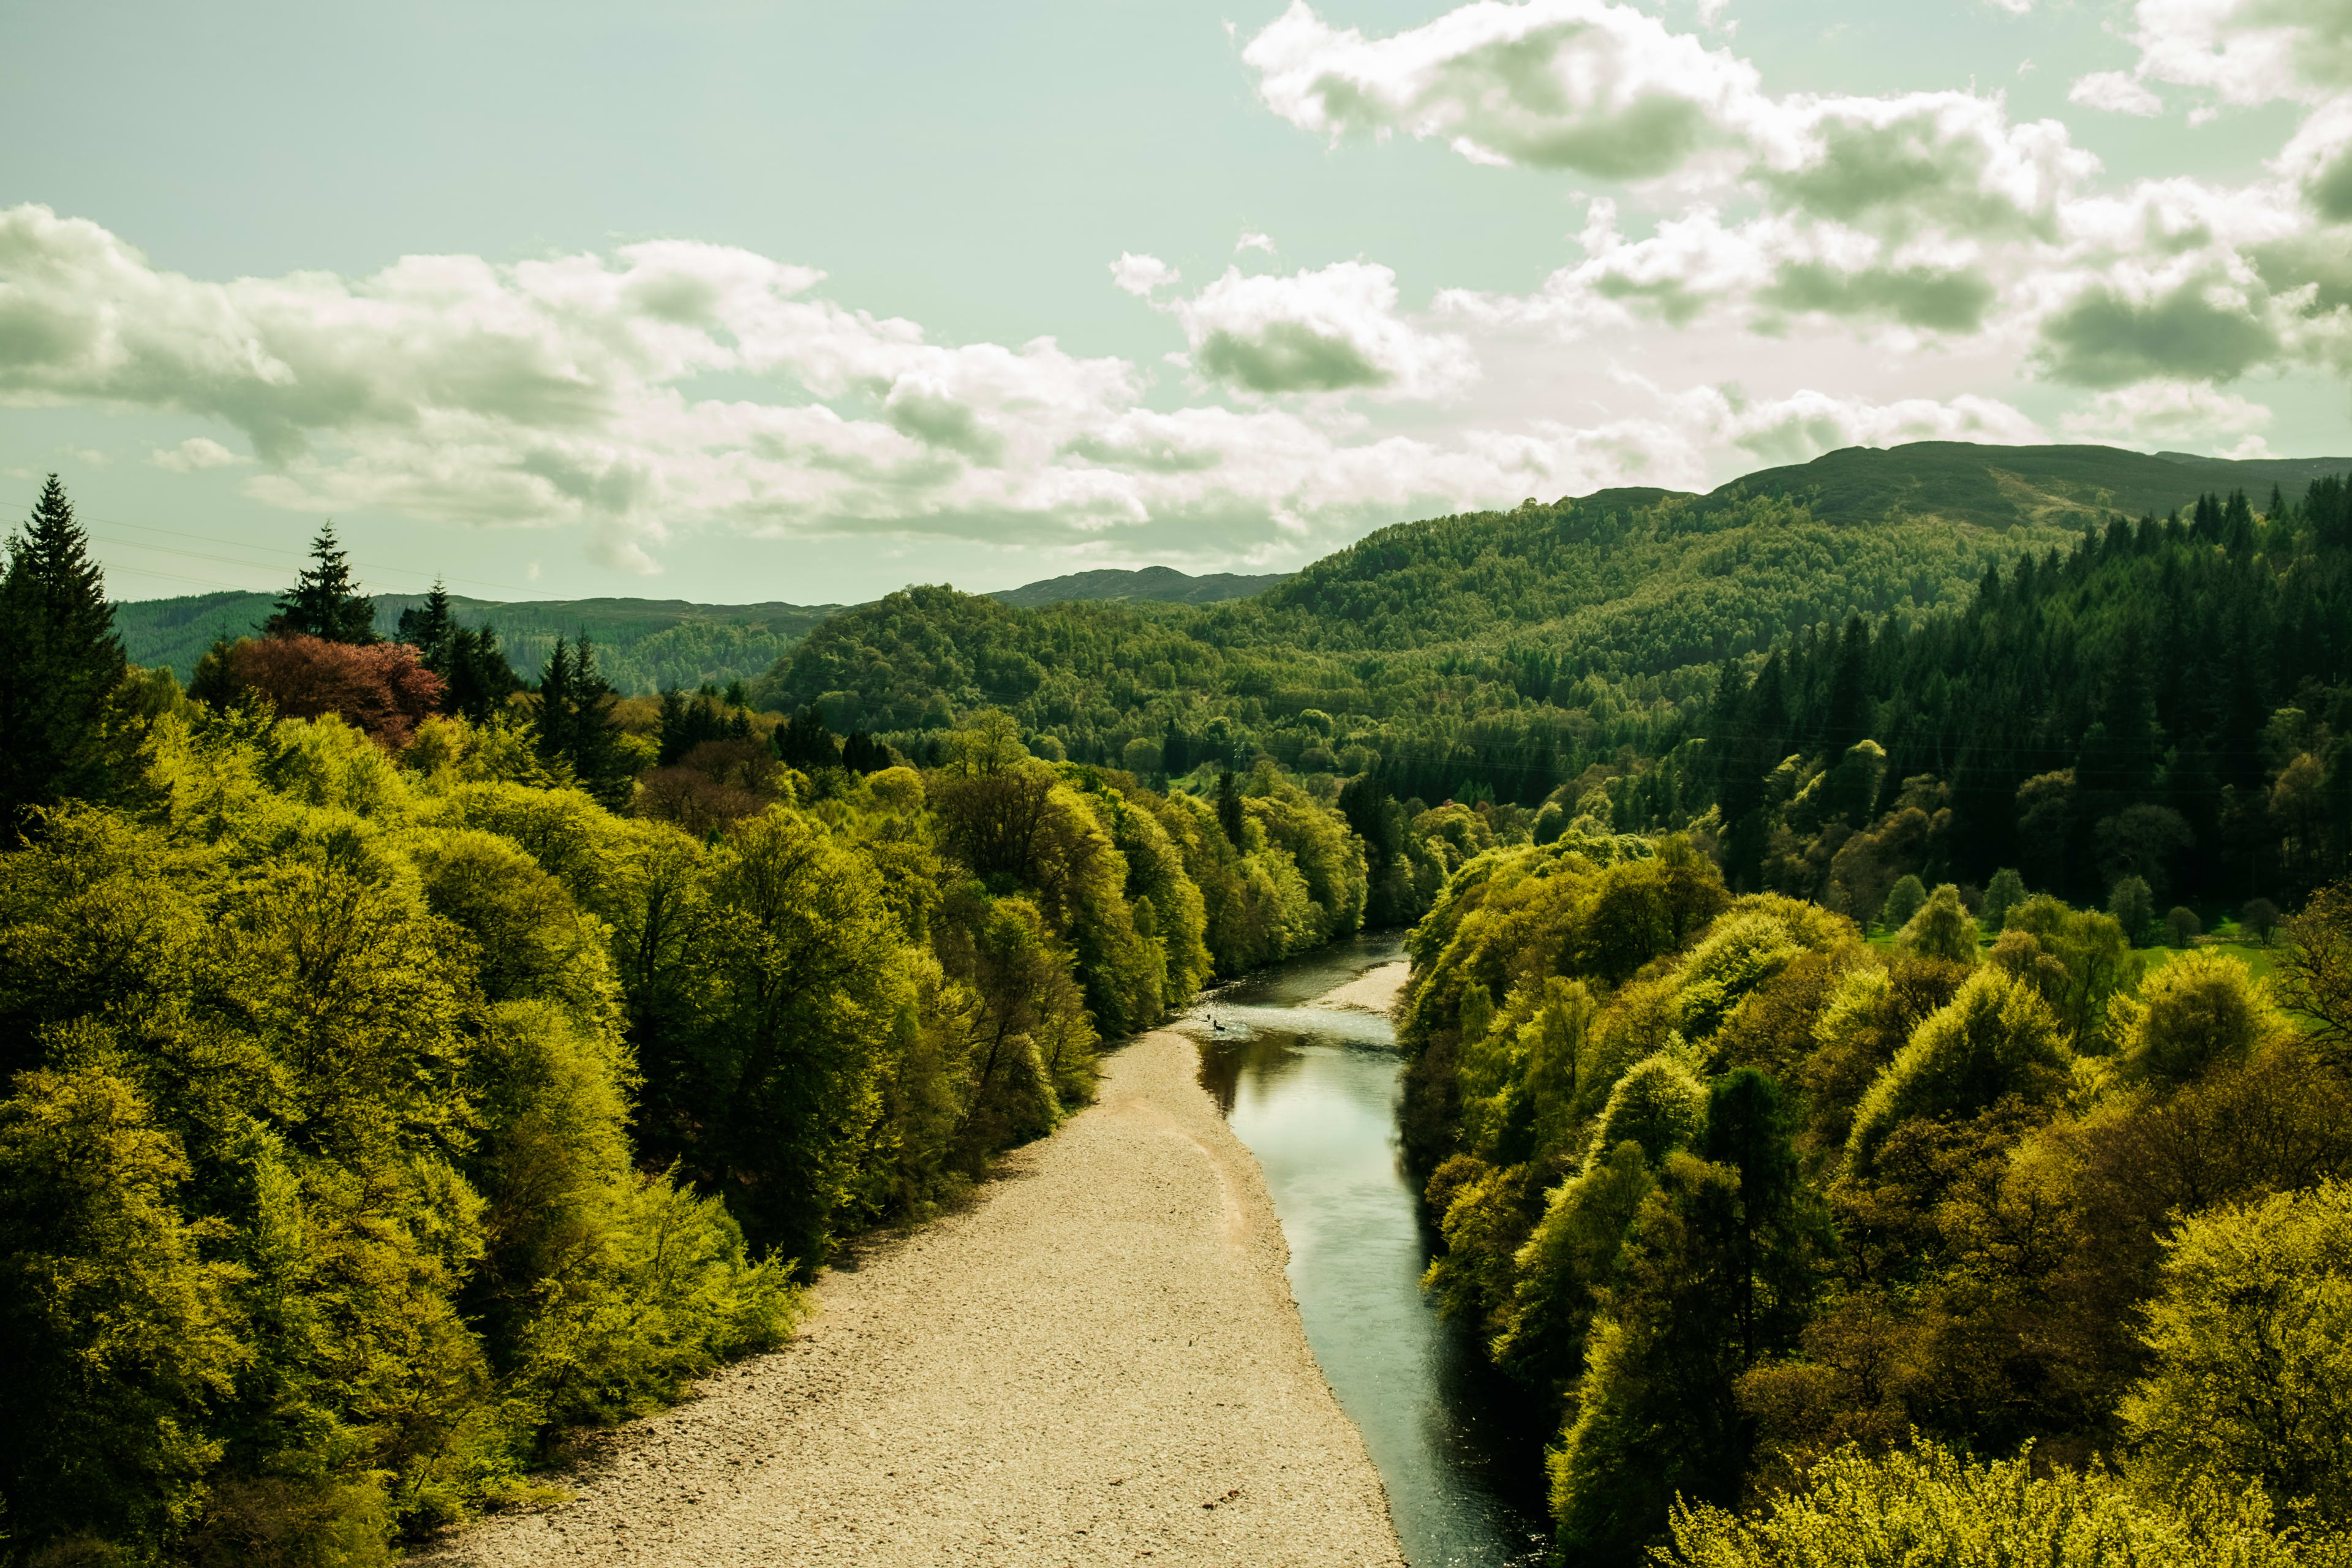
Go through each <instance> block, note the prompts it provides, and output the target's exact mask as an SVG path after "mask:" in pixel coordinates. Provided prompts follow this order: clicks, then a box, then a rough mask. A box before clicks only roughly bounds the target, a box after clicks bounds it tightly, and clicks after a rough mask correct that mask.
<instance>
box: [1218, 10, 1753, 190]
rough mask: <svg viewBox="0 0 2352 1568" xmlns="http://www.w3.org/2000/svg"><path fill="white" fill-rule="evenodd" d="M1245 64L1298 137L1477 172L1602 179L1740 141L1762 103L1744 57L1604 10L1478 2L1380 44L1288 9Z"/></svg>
mask: <svg viewBox="0 0 2352 1568" xmlns="http://www.w3.org/2000/svg"><path fill="white" fill-rule="evenodd" d="M1242 59H1243V61H1244V64H1246V65H1247V66H1249V67H1250V68H1251V69H1253V70H1254V71H1255V72H1256V73H1257V77H1258V93H1259V96H1260V97H1261V98H1262V99H1263V100H1265V104H1266V106H1267V107H1268V108H1269V109H1271V110H1274V112H1275V113H1276V114H1278V115H1280V116H1282V117H1283V118H1284V119H1285V120H1287V121H1290V122H1291V123H1292V124H1294V125H1296V126H1297V127H1299V129H1301V130H1303V131H1309V132H1317V133H1318V134H1322V135H1327V136H1329V137H1331V138H1333V139H1335V140H1336V139H1338V138H1340V137H1343V136H1346V135H1349V134H1350V133H1369V134H1370V135H1373V136H1376V137H1378V136H1388V135H1391V134H1394V133H1396V132H1403V133H1404V134H1406V135H1408V136H1413V137H1418V138H1423V139H1428V138H1435V139H1439V140H1443V141H1444V142H1447V143H1448V144H1449V145H1451V146H1452V147H1453V148H1454V150H1455V151H1456V152H1458V153H1461V154H1462V155H1463V156H1465V157H1466V158H1469V159H1471V160H1473V161H1474V162H1479V163H1524V164H1528V165H1531V166H1533V167H1537V168H1546V169H1572V170H1577V171H1579V172H1581V173H1584V174H1597V175H1601V176H1604V177H1608V178H1612V179H1649V178H1654V177H1656V176H1659V175H1663V174H1671V173H1673V172H1674V171H1675V170H1676V169H1678V168H1680V167H1682V166H1683V165H1684V164H1685V163H1687V162H1688V161H1690V160H1691V159H1693V158H1694V157H1696V156H1698V155H1700V154H1702V153H1706V152H1708V151H1709V150H1711V149H1718V148H1724V147H1730V146H1737V145H1738V144H1739V143H1741V142H1744V140H1745V136H1746V132H1745V129H1744V127H1745V124H1746V121H1748V119H1749V118H1750V117H1751V116H1752V114H1753V113H1754V112H1755V111H1756V110H1758V108H1759V106H1760V105H1761V103H1762V99H1761V96H1760V79H1759V76H1758V74H1757V71H1756V68H1754V67H1753V66H1751V65H1749V64H1748V62H1747V61H1745V60H1742V59H1739V58H1737V57H1736V56H1734V55H1733V54H1731V52H1730V51H1729V50H1727V49H1709V48H1707V47H1706V46H1705V45H1703V44H1701V43H1700V42H1699V41H1698V40H1697V39H1696V38H1695V37H1691V36H1690V35H1688V34H1683V33H1675V32H1672V31H1670V30H1669V29H1668V28H1667V27H1666V26H1665V24H1664V23H1663V22H1661V21H1659V20H1658V19H1657V18H1656V17H1654V16H1649V15H1647V14H1645V13H1643V12H1642V11H1639V10H1636V9H1634V8H1633V6H1631V5H1609V4H1606V3H1604V0H1526V3H1525V4H1518V5H1510V4H1504V3H1502V0H1474V3H1473V4H1471V5H1465V6H1463V7H1461V8H1460V9H1458V10H1455V11H1452V12H1449V13H1447V14H1446V15H1445V16H1441V17H1439V18H1438V19H1437V20H1436V21H1434V22H1432V23H1429V24H1428V25H1427V26H1421V27H1416V28H1413V29H1412V30H1410V31H1408V32H1403V33H1398V34H1395V35H1393V36H1391V37H1385V38H1367V37H1364V35H1363V34H1362V33H1360V32H1359V31H1357V30H1356V29H1354V28H1352V27H1351V28H1348V29H1346V30H1344V31H1342V30H1340V29H1337V28H1334V27H1332V26H1330V25H1329V24H1328V23H1327V22H1325V21H1324V20H1323V19H1322V18H1321V17H1320V16H1317V15H1316V13H1315V11H1314V9H1313V8H1312V7H1311V6H1309V5H1307V0H1292V4H1291V5H1290V8H1289V9H1288V10H1286V11H1285V12H1284V13H1283V14H1282V15H1281V16H1279V17H1277V18H1276V20H1275V21H1274V22H1272V23H1270V24H1268V25H1267V26H1266V27H1265V29H1264V30H1263V31H1261V32H1260V33H1258V34H1257V36H1256V37H1253V38H1252V39H1251V40H1250V42H1249V45H1248V47H1245V48H1244V50H1243V51H1242Z"/></svg>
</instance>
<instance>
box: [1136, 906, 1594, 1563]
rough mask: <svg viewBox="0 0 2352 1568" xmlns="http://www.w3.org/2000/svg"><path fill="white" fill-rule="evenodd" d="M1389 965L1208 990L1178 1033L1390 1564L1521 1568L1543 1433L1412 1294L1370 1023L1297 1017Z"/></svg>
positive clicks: (1342, 954)
mask: <svg viewBox="0 0 2352 1568" xmlns="http://www.w3.org/2000/svg"><path fill="white" fill-rule="evenodd" d="M1402 957H1403V948H1402V942H1401V941H1400V939H1399V938H1397V937H1395V936H1393V935H1388V936H1366V937H1360V938H1358V939H1356V940H1355V941H1353V942H1342V943H1339V944H1337V945H1336V946H1333V947H1328V948H1326V949H1324V950H1322V951H1321V952H1315V953H1311V954H1309V955H1307V956H1306V957H1304V958H1299V959H1294V960H1292V961H1291V962H1290V963H1285V964H1281V965H1278V966H1276V967H1275V968H1273V969H1269V970H1266V971H1265V972H1264V973H1259V974H1255V975H1252V976H1250V977H1249V978H1248V979H1246V980H1244V981H1242V982H1239V983H1237V984H1233V985H1229V986H1225V987H1223V989H1221V990H1220V991H1218V992H1217V993H1215V994H1214V995H1213V996H1211V997H1209V998H1207V999H1206V1000H1205V1001H1204V1002H1203V1004H1202V1006H1200V1007H1198V1008H1196V1009H1194V1011H1193V1012H1192V1014H1190V1015H1188V1016H1186V1018H1185V1019H1184V1020H1183V1021H1182V1022H1181V1023H1180V1024H1179V1025H1178V1027H1180V1028H1181V1029H1183V1030H1184V1031H1185V1032H1186V1033H1187V1034H1189V1035H1191V1036H1192V1038H1193V1039H1194V1040H1196V1041H1197V1042H1198V1043H1199V1045H1200V1047H1201V1082H1202V1085H1203V1086H1204V1087H1205V1088H1206V1089H1208V1091H1209V1093H1210V1094H1211V1095H1212V1096H1213V1097H1214V1098H1215V1100H1216V1101H1217V1104H1218V1106H1219V1108H1220V1109H1221V1110H1223V1112H1224V1114H1225V1118H1226V1120H1227V1121H1229V1122H1230V1123H1231V1124H1232V1126H1233V1129H1234V1132H1235V1133H1236V1134H1238V1135H1239V1136H1240V1138H1241V1140H1242V1142H1244V1143H1246V1144H1248V1145H1249V1148H1250V1152H1252V1153H1254V1154H1255V1155H1256V1156H1257V1162H1258V1164H1259V1165H1260V1167H1262V1168H1263V1169H1264V1171H1265V1184H1266V1186H1267V1188H1268V1190H1269V1191H1270V1192H1271V1193H1272V1194H1273V1197H1274V1209H1275V1214H1276V1216H1277V1217H1278V1218H1279V1219H1280V1220H1281V1222H1282V1231H1283V1237H1284V1239H1285V1240H1286V1241H1287V1242H1288V1243H1289V1246H1290V1289H1291V1293H1292V1294H1293V1295H1295V1296H1296V1297H1297V1299H1298V1310H1299V1314H1300V1316H1301V1317H1302V1318H1303V1319H1305V1321H1306V1324H1307V1342H1308V1343H1309V1344H1310V1345H1312V1346H1313V1347H1314V1351H1315V1359H1316V1360H1317V1362H1318V1363H1320V1364H1321V1366H1322V1369H1323V1375H1324V1377H1325V1378H1326V1379H1327V1380H1328V1382H1329V1383H1330V1384H1331V1388H1332V1391H1333V1392H1334V1393H1335V1394H1338V1395H1339V1404H1340V1405H1341V1407H1342V1408H1344V1409H1345V1410H1346V1411H1347V1413H1348V1415H1349V1417H1350V1418H1351V1419H1353V1420H1354V1422H1355V1423H1356V1425H1357V1426H1358V1427H1359V1428H1360V1430H1361V1431H1362V1432H1363V1435H1364V1443H1365V1446H1366V1447H1368V1448H1370V1450H1371V1456H1372V1462H1373V1463H1374V1464H1375V1465H1377V1466H1378V1467H1379V1468H1380V1472H1381V1480H1382V1482H1384V1483H1385V1484H1386V1486H1387V1488H1388V1494H1389V1511H1390V1514H1391V1517H1392V1518H1393V1519H1394V1520H1395V1521H1396V1531H1397V1537H1398V1539H1399V1540H1400V1541H1401V1542H1402V1543H1403V1546H1404V1552H1405V1557H1406V1559H1407V1560H1408V1561H1409V1562H1411V1563H1412V1565H1413V1568H1502V1565H1505V1564H1520V1563H1536V1562H1539V1561H1541V1559H1542V1556H1543V1552H1544V1546H1545V1542H1547V1540H1548V1539H1549V1519H1548V1517H1547V1512H1546V1509H1545V1500H1544V1487H1545V1479H1544V1474H1543V1447H1544V1444H1545V1443H1546V1441H1548V1440H1549V1439H1550V1438H1551V1437H1552V1436H1553V1434H1552V1433H1551V1432H1550V1430H1549V1427H1548V1426H1547V1424H1545V1423H1544V1422H1543V1421H1542V1420H1541V1419H1540V1417H1539V1416H1538V1414H1537V1413H1536V1412H1535V1411H1534V1410H1533V1409H1531V1408H1530V1406H1529V1405H1528V1401H1527V1400H1526V1398H1525V1397H1524V1395H1522V1394H1521V1393H1520V1392H1519V1390H1518V1389H1517V1387H1516V1386H1515V1385H1514V1384H1510V1383H1509V1382H1508V1381H1507V1380H1506V1379H1504V1378H1503V1377H1501V1376H1500V1375H1499V1374H1498V1373H1496V1372H1495V1371H1494V1370H1493V1369H1492V1368H1491V1367H1489V1366H1488V1365H1487V1364H1486V1361H1485V1359H1484V1357H1483V1356H1481V1354H1480V1353H1479V1349H1478V1345H1477V1343H1476V1340H1475V1334H1474V1332H1473V1331H1471V1330H1470V1329H1468V1328H1467V1327H1466V1326H1465V1325H1462V1324H1458V1323H1450V1322H1447V1321H1444V1320H1443V1319H1441V1318H1439V1317H1438V1315H1437V1313H1436V1312H1435V1311H1434V1310H1432V1308H1431V1306H1430V1303H1429V1300H1428V1299H1427V1298H1426V1297H1425V1296H1424V1295H1423V1293H1422V1289H1421V1275H1422V1271H1423V1269H1424V1268H1426V1267H1427V1266H1428V1263H1429V1256H1430V1240H1431V1237H1429V1235H1428V1233H1427V1230H1426V1228H1425V1227H1424V1226H1423V1224H1422V1222H1421V1215H1420V1211H1419V1205H1417V1203H1416V1202H1415V1201H1414V1194H1413V1188H1412V1180H1411V1178H1410V1177H1409V1176H1408V1175H1407V1174H1406V1173H1405V1171H1404V1168H1403V1163H1402V1159H1401V1157H1400V1155H1399V1153H1398V1148H1397V1127H1396V1108H1397V1100H1398V1095H1399V1093H1400V1089H1401V1086H1400V1084H1399V1080H1398V1075H1399V1073H1400V1072H1401V1070H1402V1066H1403V1063H1402V1058H1400V1057H1399V1056H1398V1054H1397V1050H1396V1044H1395V1037H1394V1036H1393V1034H1392V1033H1391V1029H1390V1026H1389V1021H1388V1020H1387V1019H1386V1018H1385V1017H1381V1016H1376V1015H1374V1014H1370V1013H1366V1012H1361V1011H1355V1010H1348V1009H1339V1008H1329V1007H1314V1006H1309V1005H1307V1004H1309V1003H1311V1002H1313V1001H1314V1000H1315V999H1316V998H1317V997H1318V996H1321V995H1324V994H1327V993H1328V992H1329V991H1331V990H1332V989H1334V988H1335V987H1337V986H1339V985H1342V984H1346V983H1347V982H1348V981H1349V980H1352V979H1354V978H1355V977H1356V976H1357V975H1359V974H1361V973H1364V972H1365V971H1366V970H1368V969H1371V968H1373V967H1375V966H1377V965H1379V964H1382V963H1393V962H1395V961H1397V960H1399V959H1401V958H1402ZM1212 1015H1213V1016H1214V1017H1215V1019H1216V1021H1217V1023H1218V1024H1220V1025H1222V1026H1223V1030H1222V1032H1219V1031H1217V1030H1214V1029H1213V1028H1212V1027H1211V1026H1210V1023H1209V1019H1210V1017H1211V1016H1212Z"/></svg>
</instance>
